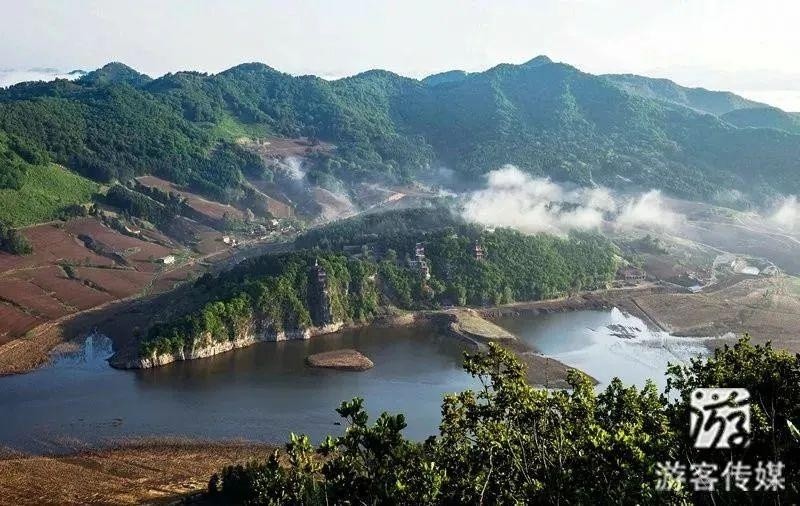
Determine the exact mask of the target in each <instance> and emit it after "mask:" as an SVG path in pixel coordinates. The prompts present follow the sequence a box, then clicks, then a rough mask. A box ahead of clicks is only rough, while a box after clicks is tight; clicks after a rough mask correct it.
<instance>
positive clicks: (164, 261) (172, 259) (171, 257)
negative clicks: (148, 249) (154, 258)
mask: <svg viewBox="0 0 800 506" xmlns="http://www.w3.org/2000/svg"><path fill="white" fill-rule="evenodd" d="M159 262H161V263H162V264H164V265H172V264H174V263H175V255H167V256H165V257H163V258H161V259H160V260H159Z"/></svg>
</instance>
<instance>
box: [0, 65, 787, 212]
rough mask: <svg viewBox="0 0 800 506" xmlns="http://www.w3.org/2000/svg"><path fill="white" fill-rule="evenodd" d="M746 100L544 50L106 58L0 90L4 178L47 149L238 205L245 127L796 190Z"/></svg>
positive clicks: (380, 157) (95, 175)
mask: <svg viewBox="0 0 800 506" xmlns="http://www.w3.org/2000/svg"><path fill="white" fill-rule="evenodd" d="M634 78H636V79H634ZM756 106H760V104H756V103H751V102H749V101H746V100H745V99H741V98H740V97H736V96H735V95H731V94H720V93H717V92H708V91H706V90H688V89H686V88H681V87H678V86H677V85H674V83H670V82H667V84H665V83H662V82H660V81H657V80H647V79H646V78H638V77H636V76H633V77H631V76H627V77H626V76H594V75H591V74H586V73H583V72H580V71H579V70H577V69H576V68H574V67H571V66H569V65H565V64H561V63H554V62H552V61H550V60H549V59H547V58H545V57H538V58H535V59H533V60H531V61H530V62H528V63H525V64H522V65H508V64H503V65H498V66H496V67H494V68H492V69H489V70H487V71H485V72H479V73H464V72H448V73H443V74H438V75H436V76H431V77H430V78H427V79H424V80H415V79H410V78H405V77H402V76H398V75H396V74H392V73H390V72H385V71H377V70H376V71H369V72H364V73H362V74H359V75H356V76H353V77H349V78H345V79H339V80H334V81H327V80H324V79H320V78H317V77H314V76H302V77H294V76H291V75H288V74H284V73H281V72H279V71H276V70H275V69H272V68H270V67H268V66H266V65H263V64H259V63H248V64H243V65H239V66H236V67H233V68H231V69H229V70H226V71H224V72H221V73H219V74H215V75H208V74H203V73H198V72H178V73H173V74H167V75H165V76H163V77H159V78H157V79H151V78H149V77H148V76H145V75H143V74H140V73H138V72H136V71H135V70H133V69H131V68H129V67H126V66H125V65H123V64H120V63H111V64H108V65H106V66H105V67H103V68H101V69H98V70H96V71H94V72H90V73H88V74H86V75H85V76H83V77H81V78H80V79H78V80H76V81H74V82H70V81H65V80H57V81H54V82H50V83H41V82H37V83H22V84H18V85H16V86H12V87H10V88H7V89H4V90H0V164H2V165H1V166H0V185H2V187H4V188H17V187H19V185H20V184H21V181H22V174H23V173H24V171H25V170H28V169H29V168H30V167H36V166H38V165H41V164H44V163H46V162H47V161H48V160H52V161H55V162H57V163H59V164H62V165H65V166H67V167H69V168H71V169H73V170H76V171H78V172H79V173H81V174H83V175H85V176H88V177H90V178H92V179H95V180H98V181H111V180H113V179H119V180H123V179H126V178H129V177H131V176H135V175H140V174H145V173H152V174H157V175H160V176H163V177H165V178H167V179H170V180H172V181H174V182H177V183H179V184H187V185H190V186H194V187H195V188H196V189H197V190H198V191H201V192H203V193H205V194H207V195H210V196H212V197H215V198H219V199H222V200H224V201H228V202H229V201H234V200H237V199H240V198H242V197H243V195H244V192H243V190H242V188H241V186H242V184H243V181H242V179H243V177H242V174H243V172H244V173H247V171H248V170H250V171H252V170H253V169H252V168H253V165H254V164H257V163H258V161H257V159H254V158H253V157H251V156H248V154H246V153H244V152H243V150H241V149H240V148H238V147H237V145H236V144H235V143H231V142H222V141H231V140H233V139H232V138H233V137H235V134H234V132H241V131H247V132H253V133H258V134H260V135H263V136H278V137H297V136H308V137H310V138H315V139H321V140H326V141H329V142H331V143H333V144H335V145H336V149H335V150H334V151H333V152H331V153H329V154H326V155H324V156H318V157H315V159H314V160H313V167H311V171H312V173H314V174H315V175H316V176H317V178H318V179H319V178H321V177H323V178H324V177H333V178H337V179H340V180H343V181H354V180H365V179H369V180H384V181H403V180H410V179H413V178H416V177H421V176H424V175H426V174H428V172H429V171H430V170H431V168H433V167H436V166H439V165H444V166H447V167H449V168H451V169H453V170H455V171H456V173H457V174H466V175H469V176H473V175H477V174H482V173H485V172H486V171H488V170H490V169H493V168H496V167H498V166H500V165H502V164H505V163H513V164H515V165H517V166H519V167H521V168H522V169H524V170H527V171H529V172H531V173H533V174H537V175H547V176H551V177H554V178H556V179H560V180H570V181H574V182H578V183H581V184H592V183H598V184H604V185H608V186H617V185H620V184H623V183H622V182H623V181H625V180H630V181H632V184H635V185H641V186H647V187H657V188H661V189H664V190H667V191H670V192H673V193H675V194H678V195H681V196H686V197H691V198H713V197H714V196H715V194H716V193H717V191H718V190H720V189H731V188H733V189H738V190H741V191H743V192H744V193H745V194H748V195H750V196H751V197H759V196H763V195H765V194H770V193H774V192H778V191H780V192H797V191H800V178H798V177H797V171H798V168H800V167H799V164H800V142H798V141H800V137H798V136H797V135H796V134H797V130H796V129H795V128H794V127H793V125H794V120H793V119H791V120H790V119H787V118H793V117H791V116H785V115H780V114H777V115H776V114H775V113H774V111H769V110H768V111H766V112H764V111H762V112H761V113H754V114H751V115H749V116H748V115H747V114H739V115H732V112H735V111H738V110H740V109H743V108H750V107H756ZM728 115H730V116H728ZM725 116H728V118H729V119H730V121H727V120H726V119H725ZM751 116H752V118H751ZM736 125H742V126H746V127H747V128H739V127H737V126H736ZM765 126H766V127H769V128H760V127H765ZM750 127H759V128H750ZM781 128H783V129H781ZM623 178H625V179H623ZM460 179H461V180H462V181H464V180H466V181H472V182H473V183H476V182H477V179H476V178H474V177H469V178H460Z"/></svg>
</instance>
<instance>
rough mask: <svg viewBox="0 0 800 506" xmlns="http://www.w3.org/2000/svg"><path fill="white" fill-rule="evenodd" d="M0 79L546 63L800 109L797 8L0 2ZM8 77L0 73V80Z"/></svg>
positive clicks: (451, 1)
mask: <svg viewBox="0 0 800 506" xmlns="http://www.w3.org/2000/svg"><path fill="white" fill-rule="evenodd" d="M0 12H2V13H3V22H2V30H1V31H0V69H14V70H26V69H30V68H33V67H54V68H57V69H60V70H70V69H74V68H81V69H92V68H96V67H98V66H100V65H102V64H104V63H106V62H108V61H114V60H116V61H122V62H124V63H126V64H128V65H131V66H132V67H134V68H136V69H138V70H140V71H143V72H145V73H148V74H150V75H153V76H157V75H161V74H163V73H165V72H169V71H174V70H183V69H192V70H204V71H209V72H216V71H219V70H223V69H225V68H228V67H231V66H233V65H235V64H237V63H241V62H246V61H261V62H264V63H267V64H269V65H270V66H272V67H275V68H277V69H279V70H282V71H285V72H289V73H292V74H305V73H313V74H317V75H321V76H323V77H339V76H344V75H349V74H354V73H357V72H360V71H363V70H366V69H370V68H385V69H388V70H392V71H395V72H397V73H400V74H403V75H408V76H413V77H422V76H424V75H427V74H431V73H435V72H440V71H443V70H448V69H453V68H458V69H464V70H483V69H485V68H488V67H491V66H493V65H496V64H497V63H500V62H512V63H519V62H523V61H526V60H528V59H530V58H532V57H534V56H536V55H538V54H546V55H548V56H550V57H551V58H553V59H554V60H557V61H563V62H566V63H570V64H572V65H575V66H577V67H579V68H580V69H582V70H585V71H588V72H592V73H606V72H631V73H638V74H645V75H651V76H658V77H669V78H671V79H673V80H675V81H677V82H679V83H681V84H685V85H691V86H705V87H708V88H712V89H729V90H732V91H736V92H738V93H741V94H744V95H745V96H748V97H752V98H755V99H760V100H765V101H768V102H771V103H774V104H775V105H778V106H781V107H784V108H786V109H789V110H798V111H800V58H799V57H798V54H797V51H798V49H800V29H798V21H800V1H798V0H782V1H779V0H773V1H770V0H547V1H545V0H541V1H537V0H519V1H515V0H486V1H468V0H460V1H456V0H402V1H396V2H394V1H393V2H384V1H377V0H372V1H355V0H329V1H322V0H317V1H314V0H291V1H290V0H286V1H271V0H226V1H223V0H219V1H212V0H136V1H126V2H122V1H113V0H102V1H101V0H97V1H92V0H70V1H64V0H53V1H46V0H24V1H20V0H0ZM8 74H9V72H6V79H7V80H8V79H9V77H8Z"/></svg>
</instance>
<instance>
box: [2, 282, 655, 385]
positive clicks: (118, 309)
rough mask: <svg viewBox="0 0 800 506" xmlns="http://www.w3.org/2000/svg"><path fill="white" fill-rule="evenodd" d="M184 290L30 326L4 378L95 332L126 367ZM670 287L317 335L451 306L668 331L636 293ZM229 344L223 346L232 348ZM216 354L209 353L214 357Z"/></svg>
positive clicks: (6, 348)
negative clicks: (591, 312) (592, 314)
mask: <svg viewBox="0 0 800 506" xmlns="http://www.w3.org/2000/svg"><path fill="white" fill-rule="evenodd" d="M185 289H186V285H184V286H181V287H178V288H176V289H175V290H173V291H170V292H166V293H162V294H158V295H154V296H150V297H135V298H131V299H127V300H119V301H114V302H111V303H109V304H108V305H106V306H101V307H96V308H92V309H89V310H87V311H85V312H82V313H78V314H74V315H69V316H67V317H64V318H63V319H62V320H57V321H53V322H47V323H44V324H42V325H40V326H39V327H37V328H36V329H34V331H31V335H30V336H26V337H23V338H20V339H17V340H14V341H11V342H9V343H6V344H5V345H3V346H2V347H0V377H1V376H6V375H13V374H24V373H27V372H31V371H34V370H36V369H37V368H39V367H41V366H43V365H46V364H47V363H48V362H49V361H50V360H51V359H52V358H53V357H54V356H56V355H57V354H58V353H59V351H61V350H69V349H71V348H74V347H75V346H78V345H79V343H78V340H80V339H81V338H82V337H84V336H86V335H87V334H89V333H91V332H92V331H97V332H99V333H102V334H104V335H106V336H108V337H109V338H111V340H112V343H113V348H114V355H113V356H112V359H111V360H110V363H111V365H112V367H117V368H126V367H119V365H118V364H120V363H124V362H126V361H132V360H133V361H135V360H137V359H138V340H137V339H136V337H135V336H134V334H135V333H136V332H137V331H138V330H139V329H140V328H142V326H144V325H145V324H147V323H149V322H150V321H151V320H152V319H153V315H156V314H162V313H163V311H164V308H169V307H171V306H170V305H171V304H172V301H173V300H175V299H178V300H179V299H180V293H181V291H182V290H185ZM668 292H669V290H666V289H664V288H662V287H646V288H641V287H631V288H624V289H617V290H606V291H600V292H586V293H583V294H578V295H575V296H572V297H566V298H560V299H550V300H542V301H528V302H516V303H512V304H507V305H502V306H495V307H483V308H481V307H479V308H469V307H465V308H450V309H442V310H422V311H410V312H402V313H393V314H385V315H381V316H378V317H377V318H375V319H374V320H372V321H370V322H360V323H348V324H342V326H341V327H340V328H337V329H335V330H331V331H328V332H318V333H317V334H316V335H321V334H325V333H331V332H337V331H342V330H350V329H355V328H363V327H366V326H374V327H376V328H380V327H404V326H411V325H424V324H426V323H431V321H432V320H434V319H435V318H436V316H435V315H442V314H447V312H448V311H454V310H459V311H474V312H475V313H477V314H478V315H480V316H481V317H482V318H485V319H486V320H488V321H490V322H491V321H492V320H493V319H495V318H497V317H499V316H509V315H514V314H519V313H530V312H533V313H553V312H570V311H580V310H586V309H610V308H611V307H615V306H616V307H619V308H620V309H622V310H624V311H626V312H628V313H630V314H633V315H635V316H637V317H639V318H641V319H642V320H643V321H645V323H647V324H648V325H651V326H652V327H653V328H656V329H659V330H664V328H663V327H662V326H661V325H660V324H659V323H658V322H656V321H655V320H654V319H653V318H652V317H651V316H650V315H648V314H647V313H646V312H644V310H642V309H641V308H640V307H638V304H636V303H635V301H634V300H633V299H632V297H633V296H635V295H640V294H650V293H668ZM447 323H450V322H447ZM442 330H444V331H445V332H446V333H448V334H449V335H451V336H453V337H458V338H461V339H463V340H464V341H466V342H467V343H468V344H469V345H470V346H471V347H473V348H477V349H480V348H481V346H485V343H481V342H480V341H479V340H476V339H473V338H471V337H470V336H466V335H464V334H458V333H453V332H452V331H451V330H450V329H448V328H443V329H442ZM268 340H275V339H250V340H245V341H246V342H242V343H241V345H239V346H236V345H231V346H230V347H229V349H230V350H232V349H236V348H240V347H244V346H249V345H252V344H256V343H257V342H262V341H268ZM18 348H21V349H18ZM229 349H226V350H224V351H229ZM15 351H17V353H15ZM525 351H530V350H525ZM213 354H216V353H213ZM213 354H210V355H207V356H212V355H213ZM197 358H201V357H197ZM542 358H546V357H542ZM551 360H552V359H551ZM172 361H174V360H170V361H169V362H172ZM169 362H163V363H160V364H158V365H164V364H166V363H169ZM559 363H560V362H559Z"/></svg>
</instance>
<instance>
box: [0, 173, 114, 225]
mask: <svg viewBox="0 0 800 506" xmlns="http://www.w3.org/2000/svg"><path fill="white" fill-rule="evenodd" d="M97 189H98V185H97V184H96V183H94V182H92V181H90V180H88V179H86V178H84V177H81V176H79V175H77V174H75V173H74V172H70V171H69V170H66V169H64V168H62V167H60V166H58V165H55V164H50V165H47V166H35V167H33V166H32V167H28V172H27V174H26V175H25V184H23V185H22V188H21V189H19V190H9V189H5V190H0V221H3V222H5V223H8V224H10V225H11V226H13V227H24V226H27V225H34V224H36V223H42V222H45V221H50V220H52V219H54V218H55V217H56V215H57V214H58V212H59V211H60V210H61V209H63V208H64V207H65V206H68V205H70V204H82V203H85V202H89V201H90V200H91V197H92V194H93V193H94V192H96V191H97Z"/></svg>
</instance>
